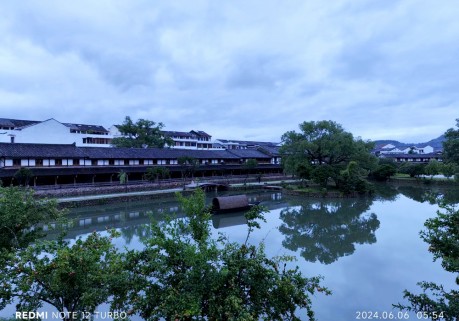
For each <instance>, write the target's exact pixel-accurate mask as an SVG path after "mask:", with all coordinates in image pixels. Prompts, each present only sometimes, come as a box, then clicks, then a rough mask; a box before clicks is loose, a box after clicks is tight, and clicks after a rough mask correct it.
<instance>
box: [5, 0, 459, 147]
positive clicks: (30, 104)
mask: <svg viewBox="0 0 459 321" xmlns="http://www.w3.org/2000/svg"><path fill="white" fill-rule="evenodd" d="M458 16H459V3H458V2H457V1H456V0H442V1H437V0H421V1H419V0H401V1H395V0H380V1H377V0H374V1H369V0H333V1H309V0H298V1H296V0H290V1H275V0H262V1H261V0H260V1H259V0H253V1H248V0H244V1H238V0H235V1H210V0H209V1H205V0H202V1H201V0H193V1H190V0H183V1H150V0H145V1H141V0H139V1H137V0H126V1H123V0H118V1H117V0H112V1H108V0H106V1H103V0H99V1H93V0H87V1H82V0H80V1H60V0H56V1H51V0H49V1H48V0H44V1H42V0H37V1H8V0H0V118H16V119H31V120H45V119H48V118H55V119H57V120H59V121H61V122H77V123H86V124H100V125H103V126H106V127H109V126H111V125H112V124H119V123H121V122H122V121H123V119H124V117H125V116H126V115H129V116H131V118H133V119H138V118H146V119H150V120H154V121H157V122H159V121H161V122H163V123H164V124H165V125H166V127H165V129H166V130H178V131H189V130H191V129H200V130H205V131H207V132H208V133H209V134H211V135H212V136H213V137H214V138H232V139H245V140H265V141H279V140H280V136H281V135H282V134H283V133H285V132H286V131H288V130H297V128H298V124H299V123H301V122H303V121H311V120H334V121H336V122H338V123H340V124H342V125H343V127H344V128H345V129H346V130H348V131H350V132H352V133H353V134H354V135H355V136H361V137H362V138H364V139H372V140H374V139H386V138H393V139H398V140H400V141H403V142H422V141H426V140H429V139H431V138H436V137H438V136H439V135H441V134H442V133H443V132H444V131H445V130H446V129H448V128H450V127H453V126H454V125H455V120H454V119H455V118H458V117H459V104H458V102H459V19H458Z"/></svg>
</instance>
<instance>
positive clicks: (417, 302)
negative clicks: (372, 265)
mask: <svg viewBox="0 0 459 321" xmlns="http://www.w3.org/2000/svg"><path fill="white" fill-rule="evenodd" d="M437 202H438V204H439V206H440V210H439V211H437V216H436V217H434V218H431V219H428V220H427V221H426V222H425V224H424V226H425V227H426V229H425V230H423V231H421V232H420V235H421V238H422V239H423V240H424V241H425V242H426V243H428V244H429V245H430V247H429V252H431V253H432V254H433V258H434V260H441V265H442V267H443V268H444V269H445V270H446V271H448V272H451V273H454V274H455V276H456V284H455V286H456V288H453V286H452V285H448V286H447V287H446V288H445V287H444V286H443V285H441V284H436V283H433V282H426V281H423V282H420V283H419V286H420V287H421V289H422V291H423V293H421V294H418V293H413V292H410V291H408V290H405V291H404V298H406V299H408V301H409V303H410V305H406V304H397V305H395V306H396V307H398V308H400V309H403V310H408V311H415V312H418V313H421V315H422V316H423V318H424V319H427V318H429V319H431V320H438V319H441V320H446V321H458V320H459V288H458V286H459V209H457V208H455V207H454V206H452V205H448V204H446V203H445V202H444V201H443V200H442V199H438V200H437ZM449 288H451V289H449Z"/></svg>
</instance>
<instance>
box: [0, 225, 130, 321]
mask: <svg viewBox="0 0 459 321" xmlns="http://www.w3.org/2000/svg"><path fill="white" fill-rule="evenodd" d="M117 235H118V234H117V233H116V232H114V231H111V232H110V236H107V237H102V236H100V235H99V234H97V233H92V234H91V235H89V237H88V238H87V239H85V240H82V239H81V238H80V239H78V240H77V241H76V242H75V244H73V245H70V244H69V242H66V241H64V240H63V239H62V238H59V239H58V240H54V241H38V242H36V243H35V244H33V245H29V246H28V247H27V248H26V249H23V250H20V251H18V252H17V253H10V254H9V255H8V256H4V257H3V262H2V263H3V264H0V284H3V286H0V310H1V309H3V308H4V307H5V305H6V304H9V303H11V302H12V300H13V299H17V301H16V302H18V303H17V305H16V308H17V310H18V311H37V310H38V309H39V308H40V307H42V305H43V303H45V302H46V303H48V304H50V305H52V306H54V307H55V308H56V309H57V311H58V312H64V313H68V315H67V317H65V318H63V319H64V320H75V319H77V320H82V319H88V317H89V315H86V314H85V317H84V316H83V315H82V314H83V312H84V313H89V314H90V315H92V314H93V313H94V311H95V309H96V308H97V306H98V305H100V304H102V303H104V302H106V301H107V300H108V299H109V297H110V296H111V293H112V292H113V291H114V290H113V288H114V287H117V286H118V284H123V280H122V278H123V277H125V276H126V275H127V273H126V272H125V271H123V270H122V264H121V255H120V254H119V253H118V252H117V250H116V249H115V247H114V245H113V244H112V242H111V238H112V237H115V236H117ZM74 316H76V318H75V317H74Z"/></svg>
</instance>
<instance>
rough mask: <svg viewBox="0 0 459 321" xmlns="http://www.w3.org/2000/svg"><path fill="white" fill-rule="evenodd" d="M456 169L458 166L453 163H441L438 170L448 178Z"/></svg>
mask: <svg viewBox="0 0 459 321" xmlns="http://www.w3.org/2000/svg"><path fill="white" fill-rule="evenodd" d="M458 170H459V167H458V166H457V165H456V164H454V163H443V164H441V166H440V172H441V173H442V174H443V175H444V176H445V177H446V178H448V179H449V178H450V177H451V176H453V175H454V174H455V173H456V172H457V171H458Z"/></svg>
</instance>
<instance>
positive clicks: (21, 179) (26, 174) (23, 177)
mask: <svg viewBox="0 0 459 321" xmlns="http://www.w3.org/2000/svg"><path fill="white" fill-rule="evenodd" d="M32 177H33V172H32V170H31V169H30V168H28V167H21V168H20V169H18V171H17V172H16V173H14V179H15V180H16V181H17V182H18V184H19V185H24V186H28V185H29V182H30V179H31V178H32Z"/></svg>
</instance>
